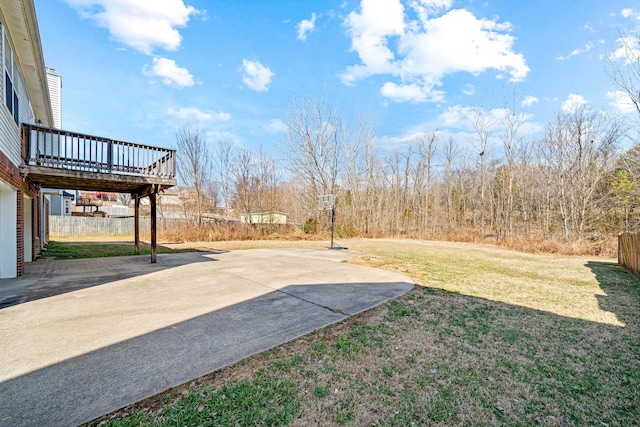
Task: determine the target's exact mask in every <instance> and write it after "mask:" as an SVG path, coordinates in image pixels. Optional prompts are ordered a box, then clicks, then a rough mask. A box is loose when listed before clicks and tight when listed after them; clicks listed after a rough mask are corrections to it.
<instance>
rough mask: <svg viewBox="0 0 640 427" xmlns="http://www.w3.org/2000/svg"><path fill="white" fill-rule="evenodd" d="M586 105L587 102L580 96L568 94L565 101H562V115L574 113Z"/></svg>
mask: <svg viewBox="0 0 640 427" xmlns="http://www.w3.org/2000/svg"><path fill="white" fill-rule="evenodd" d="M585 105H587V100H586V99H584V97H583V96H582V95H576V94H575V93H572V94H570V95H569V96H568V97H567V99H565V100H564V101H562V105H561V107H560V108H561V110H562V112H563V113H575V112H576V111H578V110H579V109H580V108H582V107H584V106H585Z"/></svg>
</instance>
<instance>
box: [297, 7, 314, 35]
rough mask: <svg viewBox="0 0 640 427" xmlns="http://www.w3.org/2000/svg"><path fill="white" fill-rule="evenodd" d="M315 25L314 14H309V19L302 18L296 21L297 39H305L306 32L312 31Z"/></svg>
mask: <svg viewBox="0 0 640 427" xmlns="http://www.w3.org/2000/svg"><path fill="white" fill-rule="evenodd" d="M315 26H316V14H315V12H314V13H312V14H311V19H303V20H302V21H300V22H299V23H298V40H302V41H305V40H306V39H307V33H310V32H312V31H313V30H314V29H315Z"/></svg>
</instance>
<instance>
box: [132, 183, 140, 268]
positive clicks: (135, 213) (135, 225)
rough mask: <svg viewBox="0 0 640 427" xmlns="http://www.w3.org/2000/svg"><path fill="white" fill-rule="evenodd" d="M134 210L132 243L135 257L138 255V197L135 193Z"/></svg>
mask: <svg viewBox="0 0 640 427" xmlns="http://www.w3.org/2000/svg"><path fill="white" fill-rule="evenodd" d="M134 197H135V199H134V200H135V201H134V208H133V212H134V214H133V216H134V218H135V219H134V221H133V234H134V242H135V246H136V255H140V195H139V194H138V193H136V194H135V195H134Z"/></svg>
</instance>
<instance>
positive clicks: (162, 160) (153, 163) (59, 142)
mask: <svg viewBox="0 0 640 427" xmlns="http://www.w3.org/2000/svg"><path fill="white" fill-rule="evenodd" d="M22 139H23V150H24V153H23V154H24V158H25V164H26V165H27V166H28V176H29V179H30V180H31V181H33V182H34V183H35V184H37V185H40V186H41V187H50V188H61V189H70V190H87V191H110V192H117V193H131V194H138V195H144V194H149V192H151V189H154V190H155V191H160V190H163V189H166V188H169V187H172V186H174V185H176V179H175V174H176V163H175V150H172V149H167V148H160V147H153V146H149V145H142V144H136V143H132V142H125V141H118V140H113V139H109V138H103V137H97V136H91V135H85V134H80V133H76V132H69V131H64V130H59V129H50V128H45V127H42V126H35V125H29V124H23V125H22Z"/></svg>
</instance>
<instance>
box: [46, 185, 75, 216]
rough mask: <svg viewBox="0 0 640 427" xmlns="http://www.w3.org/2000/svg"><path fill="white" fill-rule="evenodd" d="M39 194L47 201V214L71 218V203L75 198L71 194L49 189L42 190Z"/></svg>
mask: <svg viewBox="0 0 640 427" xmlns="http://www.w3.org/2000/svg"><path fill="white" fill-rule="evenodd" d="M40 192H41V193H42V196H43V197H44V198H46V199H47V200H48V201H49V203H48V205H49V210H48V212H47V213H48V214H50V215H58V216H71V202H72V201H73V200H74V198H75V197H74V195H73V194H72V193H69V192H67V191H65V190H54V189H51V188H42V189H41V190H40Z"/></svg>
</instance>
